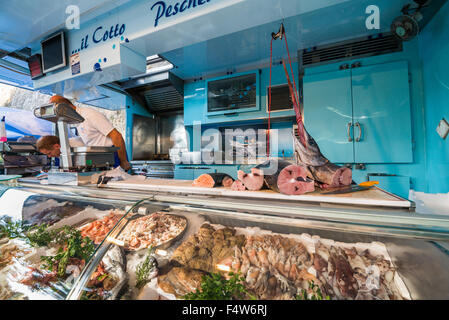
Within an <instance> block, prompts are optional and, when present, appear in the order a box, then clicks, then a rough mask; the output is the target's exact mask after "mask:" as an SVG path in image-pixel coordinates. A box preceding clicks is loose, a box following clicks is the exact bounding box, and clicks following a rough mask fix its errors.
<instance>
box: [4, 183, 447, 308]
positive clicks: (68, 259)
mask: <svg viewBox="0 0 449 320" xmlns="http://www.w3.org/2000/svg"><path fill="white" fill-rule="evenodd" d="M5 197H7V199H8V201H7V203H8V206H9V207H8V208H9V209H8V208H6V207H5ZM239 201H240V202H239ZM0 211H1V215H2V226H3V227H2V229H1V230H2V234H1V237H2V238H1V240H0V243H1V245H0V250H1V252H2V255H1V263H0V267H1V270H0V294H1V296H0V298H1V299H69V300H78V299H89V300H96V299H133V300H134V299H169V300H170V299H204V298H208V299H211V298H217V296H211V295H212V294H213V292H214V290H213V288H209V287H210V285H211V281H210V280H211V279H214V280H215V281H216V283H219V285H220V286H223V288H228V289H229V288H231V289H232V290H237V291H238V292H231V293H230V296H223V297H218V298H222V299H226V298H229V297H231V296H232V297H233V298H238V299H299V300H301V299H362V300H365V299H382V300H385V299H413V300H414V299H448V298H449V276H448V275H447V272H446V271H447V269H448V267H449V255H448V250H449V242H448V239H449V219H447V218H445V217H444V216H432V215H419V214H416V213H414V212H406V211H388V210H382V209H378V210H374V209H361V208H357V209H348V208H338V207H323V206H316V207H308V206H300V207H298V206H296V207H295V206H287V205H286V204H284V203H279V202H269V201H266V203H264V206H257V204H256V202H255V203H251V201H250V200H247V201H243V200H236V201H232V202H231V201H223V199H214V198H213V197H201V196H196V197H195V196H192V195H190V196H188V197H184V196H182V195H180V194H178V195H176V194H171V195H170V194H157V193H152V194H148V193H147V194H145V193H144V192H138V191H135V192H134V191H133V192H128V193H127V192H123V191H111V190H101V189H94V188H92V189H89V188H86V187H84V188H83V187H75V186H74V187H59V188H54V189H52V188H49V187H42V186H41V187H39V188H30V187H21V188H11V189H8V190H7V191H6V192H4V193H3V195H2V197H1V198H0ZM6 211H8V212H6ZM356 213H357V217H358V218H354V217H355V214H356ZM25 222H26V223H25ZM18 226H20V228H19V227H18ZM236 281H237V282H236ZM229 283H234V284H235V283H239V284H240V285H241V286H235V285H234V286H227V284H229ZM200 287H201V288H202V291H201V292H199V291H197V289H198V288H200ZM208 288H209V289H210V290H208ZM236 288H237V289H236ZM231 289H229V290H231ZM232 290H231V291H232Z"/></svg>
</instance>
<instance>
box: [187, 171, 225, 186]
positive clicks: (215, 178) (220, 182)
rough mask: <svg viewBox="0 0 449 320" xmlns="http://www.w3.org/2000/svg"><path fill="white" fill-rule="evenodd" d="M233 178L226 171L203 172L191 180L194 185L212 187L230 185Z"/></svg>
mask: <svg viewBox="0 0 449 320" xmlns="http://www.w3.org/2000/svg"><path fill="white" fill-rule="evenodd" d="M233 182H234V179H232V177H231V176H229V175H227V174H226V173H205V174H202V175H200V176H199V177H198V178H196V179H195V180H194V181H193V184H192V185H193V186H194V187H203V188H214V187H219V186H223V187H227V188H228V187H230V186H231V185H232V183H233Z"/></svg>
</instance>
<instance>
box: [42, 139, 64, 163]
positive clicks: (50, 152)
mask: <svg viewBox="0 0 449 320" xmlns="http://www.w3.org/2000/svg"><path fill="white" fill-rule="evenodd" d="M36 147H37V150H39V152H41V153H43V154H45V155H47V157H51V158H57V157H59V156H60V155H61V144H60V141H59V138H58V137H57V136H43V137H40V138H39V139H38V140H37V142H36Z"/></svg>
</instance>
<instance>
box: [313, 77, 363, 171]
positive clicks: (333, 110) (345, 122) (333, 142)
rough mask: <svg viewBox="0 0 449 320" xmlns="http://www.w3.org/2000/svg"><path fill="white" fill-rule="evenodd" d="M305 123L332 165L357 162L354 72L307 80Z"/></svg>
mask: <svg viewBox="0 0 449 320" xmlns="http://www.w3.org/2000/svg"><path fill="white" fill-rule="evenodd" d="M304 121H305V126H306V129H307V131H308V132H309V133H310V135H311V136H312V137H313V138H314V139H315V141H316V142H317V143H318V145H319V146H320V150H321V152H322V153H323V154H324V155H325V156H326V157H328V158H329V160H330V161H332V162H336V163H349V162H351V163H352V162H354V149H353V148H354V146H353V143H352V141H350V139H349V135H348V128H349V129H351V124H352V97H351V70H350V69H348V70H341V71H336V72H326V73H319V74H314V75H310V76H306V77H304Z"/></svg>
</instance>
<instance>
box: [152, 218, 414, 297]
mask: <svg viewBox="0 0 449 320" xmlns="http://www.w3.org/2000/svg"><path fill="white" fill-rule="evenodd" d="M171 262H172V264H173V265H174V266H176V267H175V268H173V269H172V270H171V271H170V272H168V273H167V274H165V275H163V276H159V277H158V285H159V288H160V289H162V290H163V291H165V292H167V293H170V294H173V295H174V296H176V297H177V298H180V297H182V296H183V295H185V294H186V293H188V290H191V291H190V292H193V291H194V290H196V289H198V288H199V285H198V282H199V281H200V278H201V276H202V275H204V273H217V272H219V271H220V270H228V271H232V272H234V273H236V274H240V275H241V276H242V277H243V279H244V281H243V284H244V286H245V288H246V289H247V290H248V292H250V293H251V296H254V297H255V298H257V299H262V300H264V299H270V300H291V299H298V297H301V294H304V295H306V296H307V295H312V294H314V292H315V291H313V290H312V289H311V288H315V289H314V290H317V289H318V290H319V292H320V294H321V293H322V295H323V296H324V297H326V298H328V299H332V300H342V299H350V300H353V299H363V300H366V299H371V300H374V299H382V300H390V299H394V300H400V299H410V298H409V294H408V291H407V289H406V288H405V285H404V284H403V282H402V280H400V277H399V275H398V273H397V270H396V268H395V266H394V265H393V264H392V262H391V261H390V260H389V258H388V257H387V252H386V250H385V246H384V245H382V244H381V243H369V244H367V243H353V244H351V243H340V242H335V241H333V240H329V239H321V238H319V237H317V236H313V237H311V236H310V235H307V234H301V235H282V234H276V233H272V232H270V231H266V230H261V229H258V228H229V227H224V226H220V225H211V224H209V223H205V224H203V225H202V226H201V227H200V229H199V231H198V232H197V233H196V234H195V235H192V236H190V237H189V238H188V239H187V240H186V241H185V242H183V243H182V244H181V245H180V246H179V247H178V248H177V249H176V250H175V252H174V253H173V255H172V257H171ZM225 274H226V272H225Z"/></svg>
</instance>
